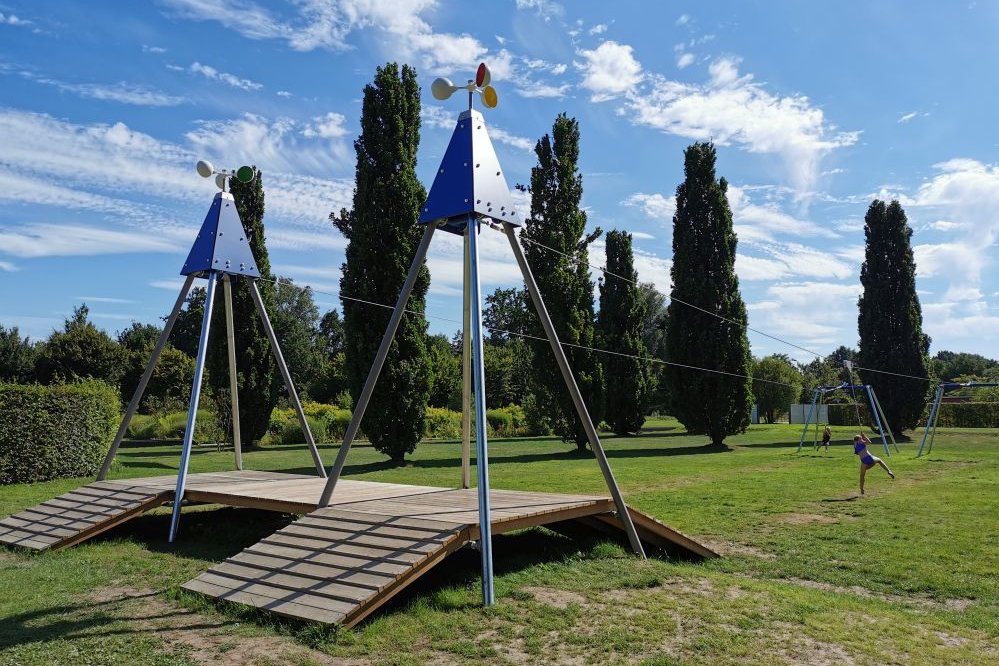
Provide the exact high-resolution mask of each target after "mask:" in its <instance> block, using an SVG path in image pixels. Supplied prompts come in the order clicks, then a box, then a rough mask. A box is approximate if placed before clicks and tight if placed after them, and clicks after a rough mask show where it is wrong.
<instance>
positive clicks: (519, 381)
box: [482, 338, 561, 407]
mask: <svg viewBox="0 0 999 666" xmlns="http://www.w3.org/2000/svg"><path fill="white" fill-rule="evenodd" d="M483 352H484V353H483V355H482V359H483V362H484V363H485V367H486V406H487V407H502V406H503V405H509V404H511V403H518V404H519V403H520V402H521V401H523V399H524V396H525V395H527V391H528V381H529V377H530V374H531V359H532V354H531V348H530V347H529V346H528V345H527V343H526V342H525V341H524V339H523V338H511V339H510V340H508V341H507V342H505V343H500V344H496V343H492V342H488V341H487V342H486V343H485V344H484V345H483ZM545 352H547V353H548V354H551V351H550V350H545ZM560 376H561V375H560Z"/></svg>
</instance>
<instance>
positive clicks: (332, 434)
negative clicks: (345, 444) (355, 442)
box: [323, 408, 351, 442]
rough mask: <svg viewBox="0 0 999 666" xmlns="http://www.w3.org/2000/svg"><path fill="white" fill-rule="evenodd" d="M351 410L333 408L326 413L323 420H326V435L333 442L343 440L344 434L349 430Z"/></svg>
mask: <svg viewBox="0 0 999 666" xmlns="http://www.w3.org/2000/svg"><path fill="white" fill-rule="evenodd" d="M350 417H351V411H350V410H349V409H339V408H337V409H333V410H332V411H330V412H327V413H326V416H324V417H323V420H324V421H325V422H326V435H327V437H329V439H330V441H331V442H340V441H343V436H344V434H346V432H347V426H348V425H349V424H350Z"/></svg>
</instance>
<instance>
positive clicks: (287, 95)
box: [277, 90, 292, 97]
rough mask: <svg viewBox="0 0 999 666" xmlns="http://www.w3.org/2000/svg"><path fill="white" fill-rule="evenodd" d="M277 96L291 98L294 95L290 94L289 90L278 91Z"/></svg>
mask: <svg viewBox="0 0 999 666" xmlns="http://www.w3.org/2000/svg"><path fill="white" fill-rule="evenodd" d="M277 96H278V97H291V96H292V94H291V93H290V92H288V91H287V90H278V91H277Z"/></svg>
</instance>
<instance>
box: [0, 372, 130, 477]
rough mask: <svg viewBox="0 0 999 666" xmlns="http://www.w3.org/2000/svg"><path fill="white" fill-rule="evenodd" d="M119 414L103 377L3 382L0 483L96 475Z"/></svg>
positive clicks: (0, 394)
mask: <svg viewBox="0 0 999 666" xmlns="http://www.w3.org/2000/svg"><path fill="white" fill-rule="evenodd" d="M120 414H121V403H120V401H119V399H118V392H117V391H116V390H114V389H112V388H111V387H109V386H108V385H107V384H105V383H103V382H99V381H87V382H82V383H79V384H68V385H64V386H38V385H30V386H24V385H16V384H0V484H10V483H34V482H36V481H48V480H50V479H58V478H68V477H76V476H91V475H94V474H96V473H97V470H98V469H100V466H101V463H102V462H103V460H104V456H105V455H106V454H107V452H108V449H109V448H110V446H111V441H112V440H113V439H114V434H115V431H116V430H117V428H118V419H119V418H120Z"/></svg>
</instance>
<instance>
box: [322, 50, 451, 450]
mask: <svg viewBox="0 0 999 666" xmlns="http://www.w3.org/2000/svg"><path fill="white" fill-rule="evenodd" d="M419 142H420V88H419V85H418V84H417V81H416V71H415V70H414V69H413V68H412V67H409V66H408V65H404V66H403V67H402V68H400V67H399V66H398V65H396V64H395V63H389V64H387V65H385V66H384V67H379V68H378V69H377V70H376V72H375V78H374V81H373V83H371V84H370V85H367V86H365V88H364V101H363V108H362V113H361V135H360V137H358V139H357V140H356V141H355V142H354V148H355V151H356V153H357V170H356V176H355V183H356V185H355V189H354V201H353V209H352V210H351V211H347V210H342V211H340V214H339V215H336V214H331V215H330V219H331V220H332V222H333V224H334V226H335V227H336V228H337V229H338V230H339V231H340V233H342V234H343V235H344V236H345V237H346V238H347V240H348V245H347V250H346V256H347V261H346V263H345V264H344V266H343V275H342V277H341V279H340V291H341V293H342V294H344V295H345V296H350V297H353V298H363V299H366V300H370V301H374V302H376V303H394V302H395V301H396V299H397V298H398V296H399V292H400V290H401V289H402V285H403V282H404V281H405V279H406V273H407V272H408V269H409V266H410V263H411V262H412V260H413V255H414V254H415V251H416V247H417V245H418V244H419V240H420V237H421V235H422V234H423V232H424V230H425V229H424V227H423V226H421V225H419V224H418V219H419V209H420V206H421V205H423V202H424V200H425V198H426V191H425V190H424V189H423V186H422V185H421V184H420V181H419V179H417V177H416V153H417V148H418V147H419ZM429 286H430V271H429V270H427V268H426V266H424V267H423V268H422V269H421V271H420V274H419V278H418V279H417V281H416V285H415V287H414V288H413V292H412V295H411V297H410V299H409V303H408V306H407V307H408V310H409V314H408V315H407V316H405V317H403V318H402V322H401V324H400V325H399V330H398V333H397V334H396V336H395V341H394V342H393V343H392V346H391V347H390V349H389V352H388V357H387V359H386V362H385V366H384V368H383V370H382V372H381V375H380V377H379V380H378V384H377V386H376V387H375V390H374V393H373V395H372V396H371V403H370V404H369V406H368V409H367V412H366V414H365V419H364V430H365V432H366V433H367V434H368V437H369V438H370V440H371V443H372V445H373V446H374V447H375V448H376V449H377V450H378V451H380V452H381V453H384V454H385V455H388V456H389V457H390V458H391V459H392V460H393V461H394V462H396V463H401V462H402V460H403V459H404V457H405V455H406V454H407V453H412V452H413V450H414V449H415V448H416V444H417V442H418V441H419V440H420V436H421V435H422V434H423V430H424V420H425V418H426V406H427V400H428V397H429V392H430V383H431V376H432V371H431V367H430V359H429V357H428V355H427V349H426V331H427V321H426V319H425V318H424V316H423V314H422V313H423V311H424V309H425V307H426V294H427V288H428V287H429ZM343 315H344V319H343V326H344V351H345V353H346V364H345V370H346V375H347V384H348V386H349V388H350V392H351V395H352V396H353V397H354V400H355V401H356V400H357V397H358V396H359V395H360V392H361V388H362V386H363V385H364V380H365V378H366V377H367V375H368V370H369V369H370V368H371V363H372V361H373V360H374V357H375V352H376V351H377V349H378V345H379V343H380V341H381V338H382V334H383V333H384V332H385V327H386V324H387V323H388V319H389V316H390V313H389V312H388V311H386V310H382V309H381V308H372V307H371V306H369V305H365V304H362V303H358V302H356V301H350V300H346V299H344V301H343Z"/></svg>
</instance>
